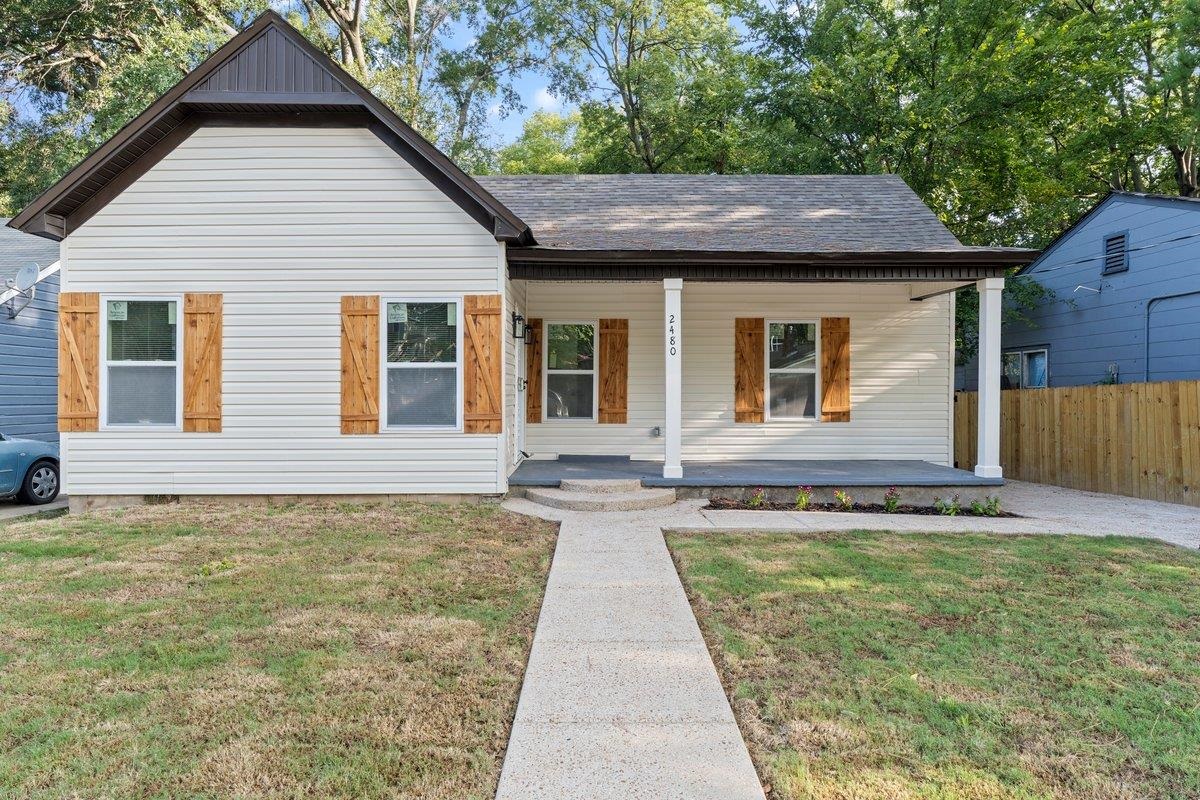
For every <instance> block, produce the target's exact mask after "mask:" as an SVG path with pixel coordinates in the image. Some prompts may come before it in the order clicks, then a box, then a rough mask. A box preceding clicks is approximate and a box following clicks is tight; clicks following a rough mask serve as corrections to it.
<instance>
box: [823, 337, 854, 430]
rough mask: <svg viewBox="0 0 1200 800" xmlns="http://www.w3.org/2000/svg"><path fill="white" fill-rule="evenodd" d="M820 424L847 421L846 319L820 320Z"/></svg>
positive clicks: (848, 412) (848, 364) (848, 383)
mask: <svg viewBox="0 0 1200 800" xmlns="http://www.w3.org/2000/svg"><path fill="white" fill-rule="evenodd" d="M821 421H822V422H849V421H850V320H849V318H848V317H824V318H823V319H822V320H821Z"/></svg>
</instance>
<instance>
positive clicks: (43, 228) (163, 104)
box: [8, 11, 533, 244]
mask: <svg viewBox="0 0 1200 800" xmlns="http://www.w3.org/2000/svg"><path fill="white" fill-rule="evenodd" d="M355 110H358V111H360V112H362V113H363V117H362V119H361V120H358V121H356V122H355V123H354V124H362V125H365V126H366V127H368V128H369V129H370V130H372V132H374V133H375V135H376V136H378V137H379V138H380V139H381V140H382V141H384V142H385V143H386V144H387V145H388V146H389V147H390V148H391V149H392V150H393V151H394V152H396V153H397V154H398V155H400V156H401V157H402V158H404V159H405V160H406V161H408V162H409V163H410V164H411V165H412V166H413V167H414V168H415V169H417V171H418V172H420V173H421V174H422V175H423V176H425V178H427V179H428V180H429V181H431V182H432V183H433V184H434V185H435V186H437V187H438V188H439V189H440V190H441V191H442V192H444V193H445V194H446V195H447V197H449V198H450V199H451V200H452V201H454V202H455V203H456V204H457V205H458V206H459V207H460V208H462V209H463V210H464V211H466V212H467V213H468V214H469V215H470V216H471V218H472V219H474V220H476V221H477V222H479V223H480V224H481V225H483V226H484V227H485V228H486V229H487V230H488V231H489V232H491V233H492V234H493V235H494V236H495V237H496V238H497V239H500V240H502V241H508V242H514V243H518V244H531V243H532V242H533V235H532V233H531V232H530V230H529V226H528V225H526V224H525V223H524V222H523V221H521V219H520V218H519V217H517V216H516V215H515V214H513V213H512V211H510V210H509V209H508V208H506V207H505V206H504V205H503V204H502V203H500V201H498V200H496V199H495V198H494V197H492V196H491V195H490V194H489V193H488V192H487V191H486V190H484V189H483V187H481V186H480V185H479V184H478V183H476V182H475V181H474V180H473V179H472V178H471V177H470V176H468V175H467V174H466V173H464V172H463V171H462V170H461V169H459V168H458V166H457V165H456V164H454V162H453V161H451V160H450V159H449V158H447V157H446V155H445V154H443V153H442V152H440V151H439V150H438V149H437V148H436V147H434V146H433V145H432V144H430V143H429V142H428V141H426V140H425V139H424V138H422V137H421V136H420V134H418V133H417V132H416V131H414V130H413V129H412V128H411V127H410V126H409V125H408V124H406V123H405V122H404V121H403V120H401V119H400V118H399V117H397V116H396V114H395V113H394V112H392V111H391V109H389V108H388V107H387V106H386V105H384V103H383V102H381V101H380V100H379V99H378V98H377V97H375V96H374V95H372V94H371V93H370V91H368V90H367V89H366V87H364V86H363V85H362V84H360V83H359V82H358V81H356V80H355V79H354V78H353V77H352V76H351V75H350V74H349V73H347V72H346V71H345V70H343V69H342V68H341V67H339V66H338V65H337V64H335V63H333V62H332V61H330V60H329V59H328V58H327V57H326V56H325V55H324V54H323V53H321V52H320V51H319V50H317V48H316V47H314V46H313V45H312V43H311V42H309V41H308V40H307V39H305V38H304V36H303V35H302V34H301V33H300V32H299V31H297V30H295V29H294V28H292V27H291V26H290V25H288V23H287V22H286V21H285V20H284V19H283V18H282V17H280V16H279V15H278V14H276V13H275V12H273V11H267V12H264V13H263V14H262V15H260V16H259V17H258V18H257V19H256V20H255V21H254V22H253V23H252V24H251V25H250V27H248V28H246V30H244V31H242V32H241V33H239V34H237V35H236V36H234V37H233V38H232V39H230V40H229V41H228V42H226V43H225V45H223V46H222V47H221V48H220V49H218V50H217V51H216V52H215V53H213V55H212V56H210V57H209V58H208V59H206V60H205V61H204V62H203V63H202V64H201V65H200V66H199V67H197V68H196V69H195V70H193V71H192V72H190V73H189V74H187V75H186V76H184V78H183V79H182V80H181V81H179V83H177V84H176V85H175V86H173V87H172V88H171V89H169V90H168V91H167V92H166V93H165V94H163V95H162V96H161V97H159V98H158V99H157V100H155V101H154V102H153V103H152V104H151V105H150V107H149V108H147V109H146V110H145V111H144V112H142V113H141V114H140V115H138V117H136V118H135V119H134V120H133V121H132V122H130V123H129V124H127V125H126V126H125V127H124V128H122V129H121V130H120V131H119V132H118V133H117V134H116V135H115V136H114V137H113V138H112V139H110V140H108V141H107V142H105V143H104V144H103V145H101V146H100V147H99V148H97V149H96V150H95V151H94V152H93V153H92V154H91V155H89V156H88V157H87V158H85V159H84V160H83V161H81V162H80V163H79V164H78V165H76V166H75V167H74V168H73V169H72V170H71V171H70V172H68V173H67V174H66V176H65V177H63V178H62V180H60V181H59V182H58V183H56V184H54V186H52V187H50V188H49V189H47V190H46V191H45V192H43V193H42V195H40V196H39V197H38V198H37V199H36V200H34V201H33V202H32V203H30V204H29V205H28V206H27V207H26V208H25V209H24V210H22V211H21V212H20V213H19V214H17V216H16V217H14V218H13V219H12V220H10V221H9V223H8V224H9V226H10V227H12V228H17V229H19V230H22V231H25V232H26V233H33V234H36V235H38V236H43V237H45V238H48V239H53V240H56V241H57V240H61V239H63V238H65V237H66V236H69V235H70V234H71V232H72V231H73V230H76V229H77V228H78V227H79V226H80V225H81V224H83V223H84V222H85V221H86V220H87V219H88V218H90V217H91V216H92V215H93V214H95V213H96V212H97V211H99V210H100V209H101V208H103V207H104V205H106V204H107V203H108V202H110V201H111V200H112V199H113V198H114V197H116V196H117V195H118V194H120V192H121V191H122V190H124V189H125V188H127V187H128V186H129V184H131V183H132V182H133V181H134V180H136V179H137V178H138V177H140V176H141V175H143V174H145V172H146V171H147V170H148V169H150V167H152V166H153V165H154V164H156V163H157V162H158V161H160V160H161V159H162V158H163V157H164V156H165V155H166V154H167V153H169V152H170V151H171V149H172V148H173V147H175V146H177V145H178V144H179V142H181V141H183V139H185V138H186V137H187V136H188V135H189V134H191V133H192V132H193V131H195V130H196V128H197V127H199V126H200V125H202V124H215V120H214V118H212V117H206V116H203V115H205V114H212V113H214V112H217V113H221V114H224V115H227V117H238V116H241V115H247V116H249V117H253V118H254V119H255V122H256V124H263V122H264V118H265V119H270V120H273V121H274V124H281V125H282V124H304V122H303V118H304V117H305V116H306V115H313V114H315V115H317V116H318V117H320V118H322V122H321V123H320V124H328V119H327V116H328V115H329V114H330V113H333V114H336V113H353V112H354V111H355ZM345 122H346V123H349V120H346V121H345Z"/></svg>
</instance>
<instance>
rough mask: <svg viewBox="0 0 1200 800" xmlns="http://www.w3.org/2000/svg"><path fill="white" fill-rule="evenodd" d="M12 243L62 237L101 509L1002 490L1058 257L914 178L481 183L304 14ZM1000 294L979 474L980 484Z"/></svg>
mask: <svg viewBox="0 0 1200 800" xmlns="http://www.w3.org/2000/svg"><path fill="white" fill-rule="evenodd" d="M10 224H11V225H12V226H13V227H16V228H19V229H21V230H24V231H27V232H31V233H35V234H38V235H41V236H44V237H46V238H49V239H54V240H60V241H61V243H62V244H61V265H62V266H61V280H62V291H63V293H62V296H61V304H60V329H61V335H60V358H59V364H60V381H59V383H60V386H59V425H60V430H61V431H62V445H63V449H64V462H65V465H66V474H65V485H66V490H67V491H68V492H69V493H70V495H71V496H72V497H73V498H75V499H76V500H77V501H79V502H80V503H84V502H85V501H86V500H87V499H96V500H97V501H100V500H103V499H104V498H113V497H122V498H126V497H130V496H134V497H137V496H146V495H230V494H233V495H278V494H286V495H309V494H321V495H327V494H352V495H428V494H438V495H496V494H501V493H504V492H506V491H507V490H508V488H509V485H510V480H511V482H512V483H513V484H514V485H515V484H519V483H522V481H521V480H519V478H520V477H521V475H522V474H525V473H526V472H527V473H528V475H529V476H530V477H529V478H528V481H530V482H538V481H545V480H548V479H549V480H553V479H554V475H555V474H556V473H555V470H556V469H558V471H559V472H562V471H563V470H565V469H566V467H565V465H567V464H568V463H573V464H587V463H592V464H595V465H600V466H596V467H595V468H596V469H601V468H603V469H624V470H626V471H632V472H635V473H636V474H638V475H642V476H644V477H646V478H647V480H648V481H656V482H658V483H660V484H664V485H689V484H690V485H721V484H752V485H757V484H759V483H761V482H762V481H761V480H759V479H758V478H760V477H761V475H767V474H768V473H769V475H768V478H770V479H771V480H776V479H777V481H778V483H779V485H791V486H795V485H796V484H797V483H804V482H813V476H816V478H817V480H820V479H821V476H822V475H824V476H826V478H827V479H828V482H830V483H832V482H835V481H845V482H848V483H856V482H857V483H858V484H859V485H876V484H879V485H885V486H886V485H890V484H892V483H899V484H909V483H912V484H915V485H922V482H923V483H924V484H925V485H928V484H930V483H932V484H935V485H943V484H948V485H964V486H965V485H989V486H990V485H995V484H998V483H1000V482H1001V473H1000V467H999V460H998V426H999V413H998V411H999V407H998V397H999V395H998V387H999V374H998V372H999V364H1000V359H999V357H998V353H999V310H1000V290H1001V287H1002V284H1003V276H1004V274H1005V270H1006V268H1008V267H1011V266H1013V265H1018V264H1024V263H1028V261H1030V260H1031V258H1032V256H1033V255H1034V254H1032V253H1029V252H1026V251H1019V250H1007V249H984V248H972V247H964V246H962V245H961V244H959V242H958V241H957V240H956V239H955V238H954V237H953V236H952V235H951V234H950V232H949V231H947V230H946V229H945V227H943V226H942V225H941V223H940V222H939V221H938V220H937V218H936V217H935V216H934V215H933V213H932V212H930V210H929V209H928V208H926V207H925V206H924V205H923V204H922V203H921V201H920V200H919V199H918V198H917V197H916V195H915V194H913V192H912V191H911V190H909V189H908V187H907V186H905V184H904V183H903V182H902V181H901V180H899V179H898V178H896V177H894V176H664V175H620V176H616V175H611V176H517V177H506V176H505V177H479V178H472V177H470V176H468V175H466V174H464V173H463V172H462V171H461V170H459V169H458V168H457V167H456V166H455V165H454V164H453V163H452V162H451V161H450V160H449V159H448V158H446V157H445V156H444V155H443V154H442V153H440V152H438V151H437V150H436V149H435V148H434V147H433V146H432V145H430V144H429V143H428V142H426V141H425V140H423V139H422V138H421V137H420V136H418V135H417V134H416V133H415V132H414V131H413V130H412V129H411V128H410V127H408V126H407V125H406V124H405V123H404V122H403V121H402V120H400V119H399V118H397V117H396V116H395V114H393V113H392V112H391V111H389V110H388V109H387V108H386V107H385V106H384V105H383V104H382V103H381V102H380V101H379V100H378V99H376V98H375V97H373V96H372V95H371V94H370V93H369V92H368V91H367V90H366V89H365V88H364V87H362V86H361V85H360V84H358V83H357V82H356V81H355V80H354V79H353V78H351V77H350V76H349V75H347V74H346V73H345V72H343V71H342V70H341V69H339V68H338V67H337V66H336V65H335V64H333V63H332V62H330V61H329V60H328V59H326V58H325V57H324V56H323V55H322V54H321V53H320V52H319V51H317V50H316V49H315V48H314V47H312V46H311V45H310V44H309V43H308V42H307V41H306V40H305V39H304V38H303V37H302V36H301V35H300V34H299V33H298V32H296V31H295V30H293V29H292V28H291V27H290V26H288V24H287V23H286V22H285V21H284V20H283V19H282V18H280V17H279V16H277V15H276V14H274V13H272V12H267V13H265V14H264V15H262V16H261V17H259V18H258V19H257V20H256V21H255V22H254V23H253V24H252V25H251V26H250V27H249V28H247V29H246V30H245V31H243V32H242V33H240V34H239V35H237V36H236V37H234V38H233V39H232V40H231V41H230V42H229V43H227V44H226V45H225V46H224V47H222V48H221V49H220V50H218V51H217V52H216V53H215V54H214V55H213V56H212V57H211V58H209V59H208V60H207V61H206V62H205V63H203V64H202V65H201V66H200V67H199V68H197V69H196V70H195V71H194V72H192V73H191V74H189V75H188V76H187V77H186V78H184V79H183V80H182V81H181V82H180V83H179V84H178V85H177V86H175V87H174V88H172V89H171V90H170V91H169V92H167V93H166V94H165V95H163V96H162V97H161V98H159V99H158V100H157V101H156V102H155V103H154V104H153V105H151V106H150V107H149V108H148V109H147V110H146V111H145V112H144V113H143V114H142V115H141V116H139V117H138V118H137V119H135V120H134V121H132V122H131V123H130V124H129V125H128V126H126V127H125V128H124V129H122V130H121V131H120V133H119V134H118V135H117V136H115V137H114V138H113V139H112V140H111V141H109V142H107V143H106V144H105V145H104V146H102V147H101V148H99V149H98V150H97V151H96V152H95V153H93V154H92V155H90V156H89V157H88V158H87V159H86V160H84V161H83V162H82V163H81V164H79V165H78V166H77V167H76V168H75V169H73V170H72V171H71V172H70V173H68V174H67V175H66V176H65V177H64V178H63V179H62V180H61V181H60V182H59V183H58V184H56V185H55V186H53V187H52V188H51V189H49V190H48V191H47V192H46V193H45V194H43V195H42V196H41V197H39V198H38V199H37V200H36V201H34V202H33V203H32V204H31V205H30V206H29V207H28V208H26V209H25V210H23V211H22V212H21V213H20V214H19V215H18V216H17V217H15V218H14V219H13V220H12V222H11V223H10ZM972 284H974V285H977V286H978V287H979V290H980V292H981V303H980V307H981V319H980V323H981V334H980V338H981V350H982V351H983V353H984V355H985V357H984V358H983V359H981V362H980V363H981V364H984V365H986V374H983V375H981V381H982V384H983V386H984V387H985V388H984V391H983V392H982V393H981V403H980V430H979V436H980V441H981V443H982V446H981V447H980V453H981V455H980V464H979V465H978V466H977V467H976V469H975V472H974V474H971V473H968V472H964V471H958V470H952V469H950V468H949V466H948V465H949V463H950V462H951V458H952V441H951V436H952V430H953V419H952V416H953V402H952V381H953V365H954V347H953V318H954V310H953V303H954V300H953V298H954V294H953V290H955V289H957V288H960V287H962V286H964V285H972ZM993 351H994V352H995V353H996V354H997V355H996V357H994V358H992V357H986V356H987V354H988V353H989V352H993ZM581 457H593V458H599V457H607V460H605V459H604V458H599V460H594V461H591V462H589V461H586V460H583V461H580V460H579V459H580V458H581ZM555 459H559V460H557V461H556V460H555ZM573 459H574V460H573ZM626 459H628V460H626ZM622 464H623V465H625V466H624V467H622V466H620V465H622ZM560 465H561V467H562V468H561V469H559V466H560ZM614 465H616V466H614ZM855 465H859V466H860V467H861V469H856V466H855ZM518 468H519V469H518ZM739 470H740V471H739ZM756 470H760V471H761V472H756ZM830 476H832V477H830Z"/></svg>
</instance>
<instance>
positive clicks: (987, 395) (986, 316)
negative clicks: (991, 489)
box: [975, 278, 1004, 478]
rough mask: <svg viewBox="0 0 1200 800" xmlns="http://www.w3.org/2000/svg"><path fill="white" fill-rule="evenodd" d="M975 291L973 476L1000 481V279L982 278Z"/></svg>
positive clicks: (1001, 288)
mask: <svg viewBox="0 0 1200 800" xmlns="http://www.w3.org/2000/svg"><path fill="white" fill-rule="evenodd" d="M975 288H976V289H977V290H978V291H979V409H978V412H979V440H978V441H979V448H978V452H977V454H976V457H975V461H976V463H975V474H976V475H978V476H979V477H981V478H1002V477H1004V473H1003V471H1002V470H1001V468H1000V303H1001V294H1002V292H1003V291H1004V278H984V279H983V280H981V281H979V282H977V283H976V284H975Z"/></svg>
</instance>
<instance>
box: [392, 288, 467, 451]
mask: <svg viewBox="0 0 1200 800" xmlns="http://www.w3.org/2000/svg"><path fill="white" fill-rule="evenodd" d="M386 308H387V310H386V312H385V313H386V319H385V323H386V333H385V337H386V338H385V342H384V366H385V368H386V381H385V386H384V405H385V413H386V416H385V419H386V420H387V427H389V428H412V427H418V428H456V427H458V426H459V409H460V408H461V407H462V403H461V402H459V396H460V394H459V392H460V384H461V380H460V376H459V360H458V357H459V350H460V349H461V348H460V340H459V337H460V335H461V328H462V326H461V325H459V320H458V310H459V304H458V303H456V302H453V301H419V302H409V301H404V302H401V301H396V302H392V301H389V302H388V303H386Z"/></svg>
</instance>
